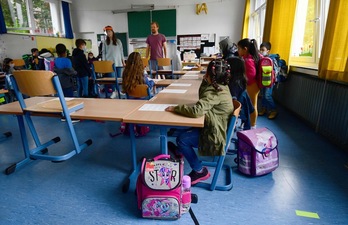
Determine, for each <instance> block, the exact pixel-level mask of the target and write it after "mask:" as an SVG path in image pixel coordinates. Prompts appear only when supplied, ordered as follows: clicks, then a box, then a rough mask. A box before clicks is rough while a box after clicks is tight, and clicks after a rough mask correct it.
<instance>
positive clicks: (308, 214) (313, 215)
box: [296, 210, 320, 219]
mask: <svg viewBox="0 0 348 225" xmlns="http://www.w3.org/2000/svg"><path fill="white" fill-rule="evenodd" d="M296 215H297V216H303V217H308V218H313V219H320V217H319V215H318V213H314V212H306V211H301V210H296Z"/></svg>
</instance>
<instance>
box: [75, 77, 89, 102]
mask: <svg viewBox="0 0 348 225" xmlns="http://www.w3.org/2000/svg"><path fill="white" fill-rule="evenodd" d="M77 90H78V94H79V97H88V76H85V77H79V78H78V83H77Z"/></svg>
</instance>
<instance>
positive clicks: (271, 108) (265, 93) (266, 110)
mask: <svg viewBox="0 0 348 225" xmlns="http://www.w3.org/2000/svg"><path fill="white" fill-rule="evenodd" d="M270 50H271V43H270V42H263V43H262V44H261V45H260V53H261V54H262V55H263V56H264V57H269V51H270ZM273 86H274V84H273V85H272V86H271V87H264V88H262V89H261V94H262V99H261V109H260V111H259V116H263V115H265V114H268V119H270V120H272V119H275V118H276V117H277V115H278V111H277V109H276V105H275V103H274V100H273V97H272V92H273Z"/></svg>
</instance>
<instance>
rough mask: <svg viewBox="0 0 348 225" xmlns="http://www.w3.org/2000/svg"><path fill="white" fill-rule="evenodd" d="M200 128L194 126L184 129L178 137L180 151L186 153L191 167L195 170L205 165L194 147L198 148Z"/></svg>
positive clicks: (185, 155)
mask: <svg viewBox="0 0 348 225" xmlns="http://www.w3.org/2000/svg"><path fill="white" fill-rule="evenodd" d="M199 135H200V129H199V128H192V129H189V130H183V132H182V133H181V134H179V136H178V137H177V138H176V143H177V145H178V151H179V152H180V153H181V154H183V155H184V157H185V158H186V160H187V161H188V163H189V164H190V166H191V168H192V169H193V170H195V171H200V170H201V169H202V168H203V166H202V163H201V161H200V160H199V159H198V156H197V154H196V152H195V150H194V149H193V148H198V142H199Z"/></svg>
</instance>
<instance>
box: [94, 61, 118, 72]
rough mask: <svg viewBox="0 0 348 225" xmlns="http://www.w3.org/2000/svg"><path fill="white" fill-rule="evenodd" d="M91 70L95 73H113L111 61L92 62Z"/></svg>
mask: <svg viewBox="0 0 348 225" xmlns="http://www.w3.org/2000/svg"><path fill="white" fill-rule="evenodd" d="M93 69H94V72H95V73H113V72H115V68H114V62H113V61H94V62H93Z"/></svg>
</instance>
